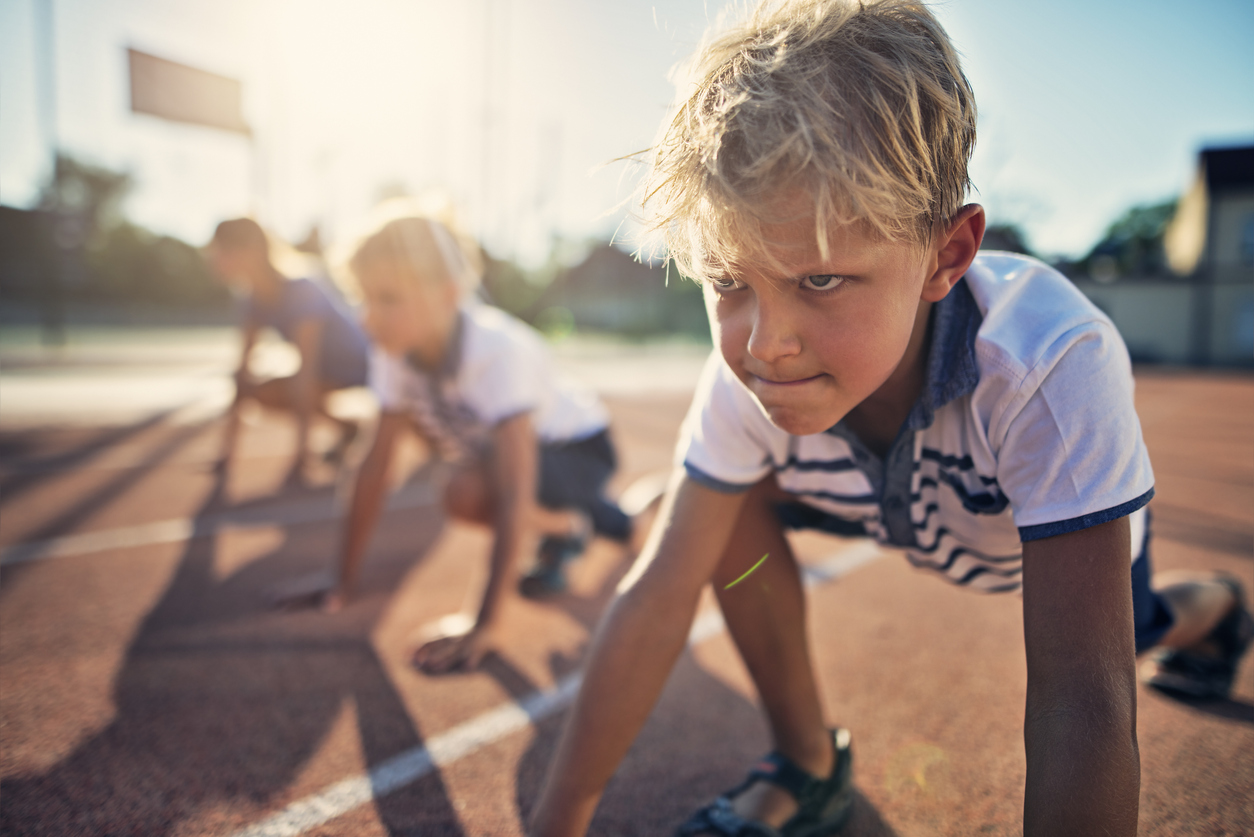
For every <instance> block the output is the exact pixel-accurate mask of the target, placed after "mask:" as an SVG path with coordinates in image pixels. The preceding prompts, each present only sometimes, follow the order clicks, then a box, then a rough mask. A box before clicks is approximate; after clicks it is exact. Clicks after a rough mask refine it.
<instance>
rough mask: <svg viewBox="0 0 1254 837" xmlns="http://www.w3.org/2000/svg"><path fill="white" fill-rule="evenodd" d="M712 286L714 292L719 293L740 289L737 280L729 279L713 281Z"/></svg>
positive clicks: (711, 281)
mask: <svg viewBox="0 0 1254 837" xmlns="http://www.w3.org/2000/svg"><path fill="white" fill-rule="evenodd" d="M710 284H711V285H712V286H713V287H714V290H716V291H719V292H720V293H723V292H726V291H734V290H736V289H737V288H739V287H740V283H739V282H737V281H736V280H735V279H728V278H726V277H724V278H721V279H711V280H710Z"/></svg>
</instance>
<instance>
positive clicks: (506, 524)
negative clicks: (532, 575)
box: [475, 496, 531, 628]
mask: <svg viewBox="0 0 1254 837" xmlns="http://www.w3.org/2000/svg"><path fill="white" fill-rule="evenodd" d="M500 505H501V507H500V508H499V509H498V510H497V515H496V523H495V526H494V532H493V538H492V551H491V554H490V555H489V558H488V581H487V584H486V586H485V587H484V589H483V599H482V600H481V602H480V604H479V612H478V614H477V616H476V619H475V624H476V625H478V626H479V627H481V628H486V627H489V626H491V625H493V624H494V623H495V622H496V620H497V618H498V617H499V615H500V611H501V602H502V601H503V600H504V599H505V597H506V593H507V591H508V590H509V589H510V588H511V587H512V586H513V584H514V580H515V578H516V577H517V574H518V573H517V570H518V565H519V562H520V560H521V556H522V552H523V550H524V549H525V548H526V546H527V544H528V543H530V541H531V532H530V530H529V524H530V521H531V515H530V514H529V507H528V498H527V497H525V496H510V497H506V498H503V501H502V502H501V504H500Z"/></svg>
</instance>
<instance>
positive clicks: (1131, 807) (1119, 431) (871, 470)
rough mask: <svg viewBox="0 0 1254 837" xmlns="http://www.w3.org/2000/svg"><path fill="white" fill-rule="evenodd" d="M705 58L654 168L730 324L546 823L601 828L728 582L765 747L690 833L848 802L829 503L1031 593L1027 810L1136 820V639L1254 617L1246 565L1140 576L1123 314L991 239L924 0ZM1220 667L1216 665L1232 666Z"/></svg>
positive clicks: (1144, 469) (716, 46) (747, 826)
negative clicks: (1168, 577) (827, 699)
mask: <svg viewBox="0 0 1254 837" xmlns="http://www.w3.org/2000/svg"><path fill="white" fill-rule="evenodd" d="M694 78H695V83H694V85H693V86H692V87H691V88H689V89H686V90H684V91H683V94H682V96H681V104H680V107H679V109H678V111H677V113H676V115H675V116H674V118H673V120H672V121H671V122H670V123H669V125H668V126H666V130H665V134H664V136H663V138H662V140H661V142H660V143H659V145H658V146H657V148H656V149H655V157H654V168H653V174H652V179H651V181H650V184H649V192H648V194H649V199H650V201H651V202H652V203H653V204H654V205H655V206H656V207H657V208H658V212H659V216H660V222H659V225H660V226H661V227H663V228H664V229H665V231H666V234H667V241H668V245H669V249H670V254H671V257H672V258H673V259H674V261H675V262H676V263H677V265H678V266H679V267H680V268H681V269H682V270H683V271H684V272H685V273H686V274H687V275H689V276H692V277H694V278H696V279H698V280H699V281H701V282H702V283H703V284H704V287H705V292H706V301H707V309H708V311H709V316H710V323H711V328H712V331H713V335H714V340H715V345H716V348H717V351H716V353H715V355H714V357H712V358H711V362H710V364H709V365H708V366H707V368H706V371H705V375H704V376H703V379H702V382H701V383H700V385H699V386H698V391H697V395H696V397H695V399H694V402H693V405H692V408H691V410H690V412H689V415H688V418H687V420H686V421H685V425H684V430H683V433H682V435H681V439H680V443H679V446H678V451H677V458H678V460H679V462H680V463H681V464H682V466H683V469H682V470H681V471H679V472H678V473H677V476H676V478H675V479H674V481H673V483H672V487H671V490H670V492H669V495H668V498H667V500H666V501H665V503H664V505H663V509H662V512H661V517H660V519H659V522H658V524H657V525H655V527H654V530H653V533H652V534H651V536H650V539H649V543H648V545H647V546H646V548H645V550H644V552H643V554H642V555H641V557H640V559H639V560H638V562H637V564H636V566H635V568H634V569H633V571H632V573H631V574H630V575H629V577H628V579H627V580H626V581H625V582H624V584H623V587H622V589H621V593H620V596H619V597H618V599H617V600H616V601H615V602H614V604H613V605H612V607H611V609H610V611H609V612H608V614H607V615H606V617H605V619H604V621H603V623H602V625H601V626H600V628H599V630H598V633H597V636H596V638H595V640H594V643H593V645H592V648H591V649H590V652H589V655H588V659H589V665H588V670H587V673H586V676H585V680H584V684H583V687H582V689H581V692H580V695H579V698H578V700H577V702H576V704H575V706H574V709H573V710H572V713H571V717H570V718H569V720H568V722H567V725H566V729H565V731H564V733H563V736H562V739H561V742H560V744H559V747H558V751H557V755H556V757H555V759H554V762H553V764H552V766H551V769H550V773H549V776H548V779H547V781H546V784H545V788H544V790H543V793H542V796H541V798H540V800H539V803H538V805H537V807H536V810H535V815H534V818H533V826H532V833H533V834H535V835H545V837H550V836H551V835H577V834H582V833H583V832H584V830H585V829H586V827H587V824H588V822H589V821H590V820H591V817H592V815H593V812H594V810H595V807H596V804H597V801H598V799H599V796H600V794H601V792H602V790H603V788H604V787H605V784H606V782H607V781H608V779H609V778H610V776H611V775H612V773H613V772H614V769H615V767H616V765H617V764H618V762H619V761H620V760H621V758H622V757H623V755H624V754H625V752H626V750H627V748H628V746H629V745H630V743H631V741H632V739H633V738H634V736H635V735H636V733H637V731H638V730H639V729H640V727H641V725H642V724H643V723H644V721H645V719H646V717H647V716H648V714H649V711H650V709H651V707H652V705H653V702H654V701H655V699H656V697H657V695H658V693H659V691H660V690H661V688H662V685H663V683H664V682H665V680H666V677H667V674H668V672H669V671H670V668H671V666H672V665H673V663H674V661H675V659H676V658H677V656H678V655H679V653H680V651H681V650H682V649H683V647H684V642H685V638H686V635H687V631H688V627H689V624H690V621H691V618H692V615H693V612H694V609H695V607H696V604H697V601H698V597H699V595H700V592H701V590H702V588H703V587H704V586H705V584H707V583H709V582H713V584H714V585H715V590H716V591H717V592H718V597H719V603H720V606H721V608H722V611H723V614H724V617H725V619H726V621H727V624H728V628H729V632H730V633H731V636H732V637H733V639H734V640H735V642H736V644H737V647H738V649H739V651H740V653H741V655H742V657H743V658H744V660H745V663H746V665H747V668H748V670H749V672H750V674H751V675H752V677H753V679H754V682H755V684H756V686H757V688H758V691H759V694H760V697H761V701H762V705H763V710H764V712H765V715H766V719H767V721H768V724H769V727H770V731H771V734H772V737H773V740H774V745H775V752H774V753H772V754H771V755H770V756H768V757H767V759H765V760H764V761H763V762H761V763H759V765H758V766H757V767H755V768H754V769H753V770H752V771H751V772H750V774H749V776H748V778H747V779H746V781H745V782H744V783H742V784H741V785H740V786H738V787H737V788H735V789H733V790H732V791H729V792H728V793H727V794H725V795H724V796H722V797H720V798H719V799H717V800H715V801H714V802H712V803H711V804H709V805H707V806H705V807H703V808H701V809H700V810H698V811H697V813H695V814H694V815H693V817H692V818H691V819H690V820H689V821H688V822H686V823H684V824H683V825H682V826H681V827H680V830H679V833H680V834H682V835H697V834H714V835H739V837H746V835H776V834H782V835H785V837H812V836H813V835H818V834H827V833H831V832H833V831H834V830H836V829H838V828H839V827H840V826H841V825H842V824H843V822H844V820H845V818H846V816H847V814H848V812H849V809H850V806H851V804H852V797H853V794H852V788H851V751H850V747H849V734H848V733H847V732H846V731H844V730H829V729H828V728H827V725H826V723H825V721H824V718H823V713H822V709H821V705H820V701H819V697H818V690H817V687H816V683H815V679H814V674H813V672H812V669H811V664H810V656H809V650H808V648H807V643H806V632H805V617H804V612H805V599H804V595H803V592H802V587H801V584H800V580H799V573H798V570H797V566H796V563H795V561H794V560H793V557H792V553H791V551H790V548H789V545H788V541H787V540H786V538H785V536H784V531H785V529H786V528H795V527H813V528H818V529H822V530H827V531H832V532H839V533H842V534H855V533H863V534H866V535H870V536H872V537H875V538H876V539H877V540H879V541H880V542H882V543H886V544H890V545H894V546H897V547H901V548H902V549H904V550H905V552H906V555H907V556H908V557H909V559H910V560H911V562H912V563H914V564H915V565H917V566H919V567H921V568H925V569H928V570H931V571H934V572H936V573H938V574H939V575H941V576H942V577H944V578H945V579H946V580H948V581H950V582H952V583H956V584H961V585H964V586H969V587H974V588H977V589H982V590H985V591H989V592H997V591H1016V590H1022V593H1023V610H1024V633H1025V643H1026V651H1027V661H1028V691H1027V705H1026V712H1025V721H1024V738H1025V745H1026V750H1027V787H1026V793H1025V799H1024V831H1025V833H1026V834H1029V835H1043V834H1067V835H1078V834H1110V835H1115V834H1121V835H1131V834H1135V832H1136V827H1137V797H1138V788H1139V764H1138V755H1137V741H1136V678H1135V655H1136V653H1137V651H1138V650H1143V649H1145V648H1147V647H1149V646H1152V645H1154V644H1156V643H1157V644H1160V645H1167V646H1171V647H1174V648H1177V649H1188V650H1185V651H1181V652H1179V653H1182V654H1185V655H1186V656H1187V655H1192V656H1191V657H1190V659H1202V658H1209V659H1211V660H1212V661H1213V662H1214V663H1215V665H1217V666H1219V667H1220V668H1222V667H1224V666H1227V675H1226V676H1227V682H1228V683H1230V682H1231V669H1232V668H1233V667H1234V666H1235V661H1236V658H1237V657H1238V656H1239V654H1240V652H1241V650H1242V649H1243V647H1244V644H1245V643H1246V642H1248V632H1249V627H1248V615H1247V614H1245V611H1244V609H1243V608H1242V606H1241V605H1240V602H1239V588H1238V587H1237V586H1236V585H1235V582H1232V581H1231V580H1211V579H1192V580H1187V581H1182V582H1180V583H1178V584H1176V585H1174V586H1172V587H1170V588H1166V589H1163V590H1160V591H1158V592H1154V591H1152V590H1151V589H1150V587H1149V585H1148V571H1149V563H1148V554H1147V552H1146V549H1145V546H1146V543H1147V526H1146V513H1145V505H1146V503H1148V501H1149V499H1150V498H1151V496H1152V495H1153V474H1152V471H1151V469H1150V464H1149V459H1148V455H1147V453H1146V450H1145V446H1144V444H1143V442H1142V439H1141V433H1140V426H1139V422H1138V420H1137V417H1136V414H1135V412H1134V410H1133V405H1132V376H1131V367H1130V364H1129V362H1128V359H1127V354H1126V351H1125V350H1124V348H1123V345H1122V343H1121V341H1120V339H1119V336H1118V334H1117V332H1116V331H1115V330H1114V328H1113V326H1112V325H1111V323H1110V322H1109V320H1108V319H1107V318H1105V317H1104V316H1103V315H1102V314H1101V313H1100V312H1099V311H1097V310H1096V309H1095V308H1094V307H1093V306H1091V305H1090V304H1088V303H1087V301H1086V300H1085V299H1084V298H1083V297H1082V296H1081V295H1080V294H1079V293H1078V292H1076V291H1075V289H1074V288H1072V287H1071V286H1070V284H1069V283H1068V282H1067V281H1066V280H1065V279H1064V278H1062V277H1061V276H1059V275H1058V274H1056V273H1054V272H1053V271H1051V270H1050V269H1048V268H1047V267H1045V266H1044V265H1042V264H1040V263H1038V262H1034V261H1031V260H1027V259H1022V258H1018V257H1014V256H1011V255H1008V254H994V255H982V256H979V257H978V258H977V252H978V250H979V245H980V241H981V238H982V236H983V230H984V213H983V210H982V209H981V208H980V207H979V206H976V205H964V199H965V194H966V190H967V187H968V179H967V163H968V160H969V158H970V154H971V150H972V146H973V143H974V139H975V125H976V114H975V103H974V99H973V96H972V93H971V90H970V88H969V86H968V84H967V81H966V79H965V77H964V76H963V74H962V71H961V69H960V68H959V65H958V60H957V57H956V55H955V53H954V50H953V48H952V46H951V45H950V43H949V41H948V38H947V36H946V34H945V33H944V31H943V30H942V29H941V27H940V26H939V24H938V23H937V22H936V21H935V19H934V18H933V17H932V15H931V14H930V13H929V12H928V11H927V10H926V8H924V7H923V6H922V5H921V4H919V3H916V2H906V1H905V0H884V2H863V3H857V2H849V1H848V0H808V1H807V0H797V1H796V2H784V3H779V2H768V3H764V4H763V5H761V6H760V7H759V8H758V9H757V10H756V11H755V12H754V14H753V16H752V17H751V19H750V20H748V21H747V22H746V23H744V24H743V25H740V26H738V27H736V28H734V29H732V30H731V31H729V32H728V33H727V34H725V35H722V36H721V37H720V38H718V39H717V40H715V41H713V42H712V43H710V44H709V45H708V46H706V47H705V48H704V49H703V50H702V51H701V53H700V54H699V55H698V56H697V59H696V61H695V63H694ZM767 554H769V556H770V558H769V560H767V561H765V562H763V563H761V565H760V566H758V567H757V569H756V570H754V571H753V572H752V573H751V574H749V575H748V576H747V577H745V578H743V579H742V580H740V581H739V583H736V584H734V585H732V586H730V587H728V585H729V584H730V583H731V582H733V581H736V580H737V579H740V578H741V577H742V576H743V574H744V573H745V571H746V570H748V569H749V568H750V567H751V566H753V565H754V563H755V562H757V561H758V560H759V559H760V558H761V556H763V555H767ZM1133 556H1138V557H1137V560H1136V561H1135V562H1134V561H1133ZM1130 567H1131V568H1132V573H1131V576H1132V583H1131V584H1130V583H1129V568H1130ZM1212 652H1217V653H1212ZM1208 655H1209V657H1208ZM1178 662H1179V660H1178V659H1175V658H1165V659H1164V660H1163V661H1162V668H1163V669H1170V668H1171V667H1172V665H1173V664H1175V663H1178ZM1179 669H1180V667H1179V666H1177V670H1175V671H1157V672H1155V676H1163V677H1168V679H1169V677H1170V676H1171V675H1173V674H1174V675H1179V674H1181V671H1180V670H1179ZM1212 675H1214V676H1211V677H1210V678H1209V679H1207V678H1206V677H1203V678H1202V679H1203V681H1204V682H1203V684H1202V685H1203V686H1204V687H1207V688H1216V689H1218V688H1222V686H1223V683H1222V681H1223V677H1224V675H1223V672H1218V673H1217V674H1216V672H1213V671H1212Z"/></svg>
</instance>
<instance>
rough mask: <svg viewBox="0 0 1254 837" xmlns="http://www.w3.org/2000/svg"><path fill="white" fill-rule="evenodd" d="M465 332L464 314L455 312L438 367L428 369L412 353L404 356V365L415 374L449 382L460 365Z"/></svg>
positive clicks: (460, 310) (461, 311)
mask: <svg viewBox="0 0 1254 837" xmlns="http://www.w3.org/2000/svg"><path fill="white" fill-rule="evenodd" d="M465 332H466V312H465V311H464V310H462V309H460V308H459V309H458V310H457V318H456V319H455V320H454V321H453V330H452V332H450V333H449V338H448V350H447V351H445V353H444V359H443V360H442V361H440V367H439V368H438V369H435V370H431V369H428V368H427V367H425V366H423V365H422V363H420V362H419V360H418V358H417V357H415V356H414V355H413V353H412V352H411V353H407V354H406V355H405V364H406V365H407V366H409V368H410V369H413V370H414V371H415V372H421V373H423V374H424V375H431V374H433V372H434V376H435V377H436V378H437V379H439V380H449V379H451V378H453V377H456V375H457V370H458V369H460V368H461V365H462V342H463V340H462V336H463V335H464V334H465Z"/></svg>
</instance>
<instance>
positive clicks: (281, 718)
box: [0, 479, 462, 836]
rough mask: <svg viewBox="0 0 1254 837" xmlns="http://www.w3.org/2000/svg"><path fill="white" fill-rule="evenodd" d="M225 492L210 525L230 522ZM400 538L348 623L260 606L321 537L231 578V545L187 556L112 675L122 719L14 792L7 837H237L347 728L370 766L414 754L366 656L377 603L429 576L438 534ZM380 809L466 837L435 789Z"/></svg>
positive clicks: (405, 727)
mask: <svg viewBox="0 0 1254 837" xmlns="http://www.w3.org/2000/svg"><path fill="white" fill-rule="evenodd" d="M222 488H223V486H222V481H221V479H219V481H218V482H217V485H216V486H215V488H214V490H213V491H212V492H211V495H210V496H209V497H208V499H207V500H206V501H205V502H204V504H203V505H202V507H201V510H200V512H201V514H204V513H206V512H207V511H209V510H220V509H221V508H222V506H221V504H220V494H221V492H222ZM407 525H409V526H411V527H412V531H413V532H414V537H413V539H412V540H411V541H410V548H409V549H407V550H406V554H404V555H385V556H378V558H379V560H376V561H373V562H372V565H373V566H372V567H371V572H370V573H369V574H368V576H367V577H364V578H363V588H364V590H363V593H364V594H365V598H367V599H368V600H367V601H364V602H362V603H361V605H360V606H358V607H357V608H355V611H354V615H353V617H352V618H351V619H335V618H328V617H326V616H323V615H322V614H303V615H302V614H297V615H292V614H277V613H275V612H273V611H272V610H270V609H269V608H268V606H267V604H268V603H267V600H266V597H265V590H266V589H267V587H268V586H270V585H271V584H273V583H274V582H275V581H276V580H278V579H281V578H283V577H287V576H289V575H291V574H292V573H294V572H297V571H300V570H307V569H308V564H309V563H310V562H309V555H310V554H311V553H312V554H314V555H317V556H319V560H322V557H323V556H324V555H325V552H326V549H325V532H322V533H321V535H322V539H321V540H318V539H317V538H316V536H317V535H318V534H319V533H318V532H314V533H312V534H309V533H304V532H297V533H295V534H293V533H292V532H291V531H287V532H285V533H284V535H283V538H284V540H283V541H282V543H280V545H279V546H278V547H276V548H274V549H273V550H271V551H269V552H267V553H266V554H264V555H262V556H260V557H258V558H256V559H255V560H252V561H251V562H248V563H246V564H244V565H243V566H240V567H238V568H236V569H235V570H234V571H232V572H228V573H226V574H223V573H222V571H221V569H220V568H218V567H215V556H216V555H217V554H218V552H219V551H220V543H219V541H220V540H221V539H222V538H223V537H229V535H223V534H218V535H213V536H208V537H200V538H194V539H192V540H189V541H188V542H187V544H186V548H185V550H184V552H183V554H182V556H181V558H180V560H179V564H178V566H177V569H176V570H175V572H174V575H173V577H172V578H171V580H170V582H169V584H168V586H167V587H166V589H165V591H164V592H163V594H162V597H161V599H160V601H159V602H158V603H157V605H156V606H155V607H154V608H153V609H152V610H151V611H150V612H149V613H148V615H147V616H146V617H145V618H144V620H143V622H142V623H141V624H140V626H139V628H138V630H137V632H136V634H135V637H134V639H133V641H132V643H131V645H130V646H129V648H128V649H127V652H126V654H125V657H124V658H123V660H122V661H121V662H120V664H119V667H118V673H117V675H116V678H115V680H114V687H113V695H112V697H113V702H114V704H115V706H116V714H115V717H114V718H113V720H112V721H111V722H110V723H109V725H108V726H106V727H105V728H104V729H102V730H100V731H99V732H97V733H96V734H94V735H93V736H91V737H90V738H87V739H86V740H84V741H83V742H82V743H81V744H80V745H79V746H78V747H77V748H76V749H75V750H74V751H73V752H71V753H70V754H69V755H67V756H66V757H65V758H63V759H62V760H61V761H60V762H58V763H57V764H55V765H53V766H52V767H51V768H49V769H47V770H46V771H44V772H42V773H39V774H35V775H26V776H19V777H15V778H13V779H10V780H6V781H5V782H4V783H3V787H2V788H0V796H2V797H3V800H4V804H3V806H2V811H0V832H2V833H4V834H14V835H17V834H40V835H66V834H121V833H127V834H144V835H168V834H174V833H179V832H180V831H181V830H184V829H185V828H186V823H187V822H188V821H191V820H193V819H194V820H195V822H196V824H197V826H198V827H202V828H204V829H205V830H206V831H216V832H221V833H230V832H231V831H233V830H235V829H236V828H239V827H242V826H245V825H248V824H250V823H251V822H254V821H256V820H257V819H260V818H262V817H264V816H265V815H267V814H269V813H271V812H272V811H273V810H274V808H275V807H277V806H280V805H282V804H283V803H284V802H286V795H287V794H288V793H289V788H291V786H292V785H293V784H294V783H297V782H298V781H299V779H300V777H301V774H302V771H303V769H304V767H305V765H306V763H307V762H308V761H309V759H310V757H311V756H312V755H313V754H314V753H316V752H317V751H318V749H319V747H320V746H321V745H322V743H323V741H324V739H325V738H327V736H328V735H331V734H334V731H335V729H336V728H337V725H338V724H339V723H342V721H341V718H342V717H343V716H344V715H345V714H346V713H351V715H350V717H352V716H355V723H356V726H357V729H358V732H359V735H360V740H361V743H362V748H363V751H364V755H365V760H366V762H367V765H368V766H373V765H375V764H378V763H379V762H382V761H384V760H385V759H387V758H389V757H391V756H394V755H396V754H397V753H400V752H402V751H405V750H409V749H412V748H415V747H421V746H422V743H423V738H422V735H421V733H420V732H419V730H418V729H417V728H416V727H415V725H414V723H413V721H412V719H411V718H410V716H409V713H408V712H407V711H406V709H405V707H404V705H403V703H402V701H401V699H400V697H399V695H398V694H397V692H396V690H395V688H394V686H393V685H392V683H391V680H390V678H389V675H388V673H387V672H386V670H385V668H384V666H383V664H382V663H381V661H380V660H379V658H378V656H377V655H376V652H375V648H374V645H373V643H372V641H371V630H372V628H373V626H374V624H375V622H376V621H377V620H378V618H379V617H380V615H381V614H382V612H383V608H384V606H385V604H386V600H387V597H386V596H384V595H375V594H376V593H380V592H382V591H387V590H391V589H392V587H393V586H394V585H395V584H396V582H397V580H398V579H399V577H400V575H401V574H403V573H404V572H406V571H408V570H409V569H410V568H411V567H412V566H414V565H415V564H416V563H417V562H418V561H421V560H422V558H423V557H424V556H425V555H426V554H427V553H428V550H429V548H430V547H431V545H432V544H433V543H434V542H435V540H436V538H437V537H438V536H439V534H440V531H441V529H442V526H443V519H442V517H441V516H440V514H439V512H438V510H436V509H435V508H429V509H420V510H417V511H415V512H413V513H411V514H410V516H409V518H408V522H407ZM415 556H416V557H415ZM350 769H351V768H350ZM333 778H338V777H333ZM375 804H376V807H377V811H378V815H379V817H380V819H381V820H382V822H383V824H384V825H385V827H386V828H387V829H388V831H389V833H390V834H394V835H401V834H419V833H421V834H423V835H450V836H451V835H460V834H461V833H462V831H461V828H460V827H459V825H458V818H457V816H456V814H455V812H454V811H453V809H452V806H451V804H450V802H449V799H448V795H447V793H446V791H445V788H444V786H443V783H442V780H441V778H440V776H439V774H438V773H432V774H429V775H427V776H425V777H424V778H423V779H421V780H420V781H418V782H415V783H414V784H412V785H410V786H407V787H405V788H402V789H401V790H399V791H397V792H396V793H393V794H391V795H389V796H387V797H384V798H382V799H379V800H376V803H375Z"/></svg>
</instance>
